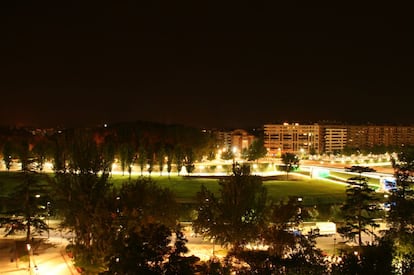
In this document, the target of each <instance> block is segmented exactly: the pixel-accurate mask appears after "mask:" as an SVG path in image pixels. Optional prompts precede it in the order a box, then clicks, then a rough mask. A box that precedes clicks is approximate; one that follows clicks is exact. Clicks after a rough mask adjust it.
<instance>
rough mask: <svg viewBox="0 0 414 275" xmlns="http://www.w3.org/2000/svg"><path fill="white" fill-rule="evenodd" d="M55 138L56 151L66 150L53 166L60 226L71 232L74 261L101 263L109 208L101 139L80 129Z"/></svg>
mask: <svg viewBox="0 0 414 275" xmlns="http://www.w3.org/2000/svg"><path fill="white" fill-rule="evenodd" d="M57 140H60V141H58V142H57V144H58V148H57V151H58V152H67V155H66V157H67V158H66V161H65V162H64V164H63V166H62V167H56V170H55V183H54V184H53V187H54V198H55V200H56V203H57V205H58V208H59V211H60V212H59V214H60V215H62V217H63V226H66V227H68V228H70V229H71V230H73V232H74V234H75V238H74V243H73V247H74V250H73V252H74V256H75V260H76V264H78V265H81V266H95V267H100V266H104V256H105V254H106V252H107V251H108V245H109V239H108V236H107V235H108V232H110V227H111V222H110V221H111V215H110V210H111V208H112V207H111V202H112V201H111V200H110V198H109V197H108V194H109V190H110V184H109V182H108V176H109V171H110V161H109V160H106V159H105V156H106V154H105V152H104V151H105V149H104V148H105V146H104V143H97V142H96V141H95V140H94V138H93V136H92V133H91V132H89V131H87V130H83V129H79V130H75V131H72V132H71V131H67V132H63V133H61V134H58V137H57ZM60 146H63V147H64V148H60ZM59 162H60V161H59ZM65 163H66V164H65Z"/></svg>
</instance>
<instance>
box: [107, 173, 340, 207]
mask: <svg viewBox="0 0 414 275" xmlns="http://www.w3.org/2000/svg"><path fill="white" fill-rule="evenodd" d="M137 178H139V177H133V178H132V180H136V179H137ZM151 178H152V180H153V181H155V182H156V183H157V184H158V185H160V186H162V187H167V188H169V189H170V190H172V191H173V192H174V193H175V194H176V196H177V199H178V201H180V202H193V201H194V199H195V197H196V194H197V192H198V191H199V190H200V187H201V185H202V184H204V186H206V187H207V189H208V190H210V191H211V192H213V193H215V194H219V187H220V186H219V185H218V179H211V178H198V177H181V176H175V175H174V176H171V178H170V180H169V179H168V177H166V176H157V175H153V176H152V177H151ZM281 179H282V180H274V179H271V180H267V179H266V178H264V181H263V183H264V186H265V187H266V188H267V190H268V197H269V199H270V200H273V201H280V200H282V199H286V198H287V197H288V196H300V197H302V198H303V203H304V204H305V205H315V204H331V203H338V202H339V203H340V202H342V201H343V200H344V199H345V188H346V186H345V185H343V184H336V183H333V182H330V181H327V180H323V179H300V180H298V179H296V180H289V181H286V180H284V176H282V177H281ZM125 181H128V176H127V175H125V176H120V175H115V176H113V177H112V178H111V182H112V183H113V184H114V185H115V186H119V185H120V184H121V183H122V182H125Z"/></svg>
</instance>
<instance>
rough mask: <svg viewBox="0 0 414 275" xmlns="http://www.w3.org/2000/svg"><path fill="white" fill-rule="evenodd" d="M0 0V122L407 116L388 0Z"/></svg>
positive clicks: (412, 99) (406, 119)
mask: <svg viewBox="0 0 414 275" xmlns="http://www.w3.org/2000/svg"><path fill="white" fill-rule="evenodd" d="M1 2H6V3H2V4H0V5H1V7H0V23H1V25H0V26H1V27H0V31H1V41H0V42H1V43H0V58H1V60H0V91H1V106H0V124H20V125H28V124H29V125H36V126H56V125H70V126H77V125H85V124H90V123H104V122H108V123H111V122H120V121H135V120H148V121H157V122H162V123H179V124H185V125H190V126H200V127H234V128H236V127H252V126H262V125H263V124H265V123H272V122H280V121H289V122H293V121H310V122H317V121H320V120H330V121H332V120H337V121H338V120H339V121H344V122H373V123H383V122H388V123H404V124H405V123H410V124H411V123H414V116H413V114H414V112H413V104H414V94H413V88H414V81H413V76H414V74H413V70H414V69H413V65H414V51H413V50H414V38H413V29H412V28H413V26H414V24H413V22H412V21H413V20H412V18H413V17H412V15H411V9H410V8H409V7H408V6H407V7H404V6H401V5H400V6H397V4H393V3H394V2H392V1H391V2H384V3H383V4H381V1H379V2H371V1H369V2H371V3H375V5H372V6H369V5H365V6H364V4H361V2H365V1H359V2H355V3H357V5H353V4H352V1H351V2H347V1H329V2H326V3H325V4H322V2H320V3H319V4H315V2H314V1H304V2H306V3H307V4H302V3H300V4H299V3H295V1H273V2H289V3H288V4H284V5H265V4H259V3H258V2H259V1H251V2H247V1H240V2H237V4H234V3H233V4H232V5H230V4H228V5H224V4H223V2H226V1H221V2H222V3H220V4H215V3H216V2H212V1H189V2H179V1H165V2H166V3H169V4H162V3H161V2H158V1H126V0H125V1H124V0H123V1H79V2H76V1H50V2H47V1H31V2H29V1H27V3H26V2H25V1H1ZM9 2H18V3H9ZM172 2H174V3H175V4H174V5H173V4H171V3H172ZM178 2H179V3H178ZM219 2H220V1H219ZM260 2H261V3H263V2H262V1H260ZM85 3H88V4H85ZM195 3H197V4H195ZM213 3H214V4H213ZM309 3H311V4H309ZM346 3H349V4H346Z"/></svg>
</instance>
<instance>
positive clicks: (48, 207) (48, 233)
mask: <svg viewBox="0 0 414 275" xmlns="http://www.w3.org/2000/svg"><path fill="white" fill-rule="evenodd" d="M46 211H47V212H46V215H47V216H46V218H47V220H46V222H47V238H48V239H49V237H50V232H49V229H50V228H49V219H50V201H48V202H47V203H46Z"/></svg>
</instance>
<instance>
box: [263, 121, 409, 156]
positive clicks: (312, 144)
mask: <svg viewBox="0 0 414 275" xmlns="http://www.w3.org/2000/svg"><path fill="white" fill-rule="evenodd" d="M403 144H404V145H414V126H392V125H391V126H390V125H386V126H384V125H326V124H320V125H319V124H312V125H300V124H298V123H295V124H288V123H284V124H267V125H264V145H265V147H266V149H267V150H268V156H270V157H278V156H280V155H281V154H282V153H284V152H292V153H295V154H304V153H305V154H312V153H316V154H317V153H335V152H340V151H342V150H343V149H344V148H345V146H347V147H351V148H360V149H363V148H364V149H367V148H372V147H374V146H379V145H383V146H401V145H403Z"/></svg>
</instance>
